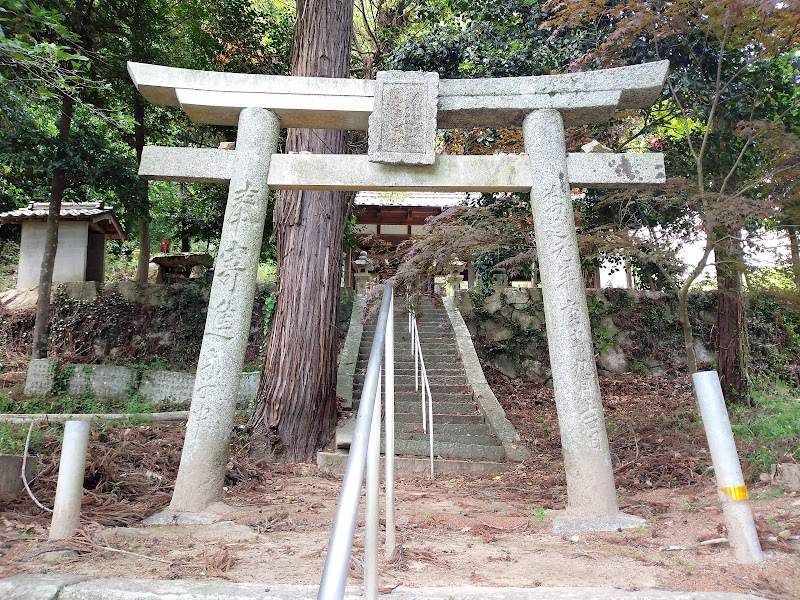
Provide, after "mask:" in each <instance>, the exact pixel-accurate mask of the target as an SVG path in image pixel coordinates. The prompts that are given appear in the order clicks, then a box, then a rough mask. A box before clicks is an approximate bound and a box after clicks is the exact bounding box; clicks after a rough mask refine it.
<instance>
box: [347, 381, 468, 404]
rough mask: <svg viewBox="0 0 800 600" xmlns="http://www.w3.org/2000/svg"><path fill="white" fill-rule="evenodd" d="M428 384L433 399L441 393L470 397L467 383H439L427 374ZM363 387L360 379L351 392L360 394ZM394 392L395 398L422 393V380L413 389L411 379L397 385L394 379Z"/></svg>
mask: <svg viewBox="0 0 800 600" xmlns="http://www.w3.org/2000/svg"><path fill="white" fill-rule="evenodd" d="M428 385H429V387H430V390H431V394H432V395H433V399H434V400H437V399H438V398H439V396H442V395H445V396H450V395H453V396H468V397H469V398H470V399H471V398H472V390H470V389H469V386H468V385H466V384H463V383H462V384H460V385H448V384H440V383H437V379H436V378H435V377H431V376H430V375H428ZM363 387H364V383H363V382H361V381H360V382H358V383H356V384H354V385H353V392H358V393H359V395H360V394H361V390H362V389H363ZM394 393H395V398H397V395H398V394H413V393H417V394H421V393H422V381H421V380H420V389H419V390H415V389H414V382H413V381H411V382H409V383H407V384H403V385H398V384H397V382H396V381H395V386H394ZM451 401H455V400H451Z"/></svg>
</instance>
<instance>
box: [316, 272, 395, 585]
mask: <svg viewBox="0 0 800 600" xmlns="http://www.w3.org/2000/svg"><path fill="white" fill-rule="evenodd" d="M392 293H393V290H392V283H391V282H387V283H386V287H385V289H384V292H383V301H382V302H381V310H380V313H379V314H378V322H377V324H376V326H375V338H374V339H373V341H372V349H371V350H370V354H369V363H368V364H367V374H366V376H365V377H364V387H363V389H362V391H361V401H360V403H359V409H358V416H357V417H356V426H355V431H354V432H353V441H352V443H351V444H350V456H349V457H348V459H347V467H346V468H345V471H344V477H343V479H342V491H341V493H340V494H339V503H338V505H337V507H336V517H335V518H334V521H333V529H332V530H331V537H330V541H329V542H328V553H327V555H326V556H325V568H324V570H323V572H322V580H321V581H320V585H319V591H318V593H317V600H341V599H342V598H344V592H345V585H346V583H347V574H348V572H349V570H350V554H351V553H352V551H353V535H354V534H355V530H356V521H357V519H358V504H359V500H360V498H361V486H362V484H363V483H364V467H365V466H366V463H367V446H368V444H369V433H370V428H371V426H372V417H373V413H374V412H375V410H374V408H375V397H376V396H377V391H378V376H379V374H380V369H381V356H382V354H383V350H384V348H383V345H384V340H385V336H386V321H387V319H388V316H389V305H390V302H391V297H392ZM378 416H379V418H380V408H378Z"/></svg>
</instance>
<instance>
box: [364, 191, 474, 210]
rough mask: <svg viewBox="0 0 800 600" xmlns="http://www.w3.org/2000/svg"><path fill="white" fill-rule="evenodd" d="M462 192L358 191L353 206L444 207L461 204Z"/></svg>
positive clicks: (462, 199) (463, 197) (463, 198)
mask: <svg viewBox="0 0 800 600" xmlns="http://www.w3.org/2000/svg"><path fill="white" fill-rule="evenodd" d="M466 199H467V194H465V193H463V192H358V193H357V194H356V198H355V201H354V202H353V204H354V205H355V206H431V207H440V208H446V207H448V206H456V205H458V204H462V203H463V202H464V201H465V200H466Z"/></svg>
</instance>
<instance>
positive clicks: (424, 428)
mask: <svg viewBox="0 0 800 600" xmlns="http://www.w3.org/2000/svg"><path fill="white" fill-rule="evenodd" d="M416 350H417V356H418V357H419V375H420V382H421V384H420V386H419V390H420V401H421V403H422V432H423V433H426V432H427V431H428V419H427V418H426V416H425V414H426V412H425V411H426V410H427V404H426V403H425V377H426V376H427V374H426V372H425V360H424V359H423V358H422V346H421V345H420V343H419V334H418V335H417V345H416ZM414 367H415V368H414V372H415V373H416V364H415V365H414Z"/></svg>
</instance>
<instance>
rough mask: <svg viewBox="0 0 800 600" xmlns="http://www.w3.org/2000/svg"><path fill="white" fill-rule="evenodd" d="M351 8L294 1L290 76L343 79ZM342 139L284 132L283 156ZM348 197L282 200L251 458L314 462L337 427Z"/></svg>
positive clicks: (338, 145)
mask: <svg viewBox="0 0 800 600" xmlns="http://www.w3.org/2000/svg"><path fill="white" fill-rule="evenodd" d="M352 28H353V3H352V2H346V1H343V0H297V23H296V24H295V30H294V45H293V47H292V75H296V76H314V77H347V76H348V73H349V56H350V39H351V36H352ZM345 149H346V143H345V132H344V131H334V130H316V129H290V130H289V131H288V135H287V141H286V150H287V151H289V152H299V151H310V152H313V153H315V154H343V153H344V152H345ZM346 216H347V196H346V195H345V194H343V193H341V192H319V191H300V192H280V193H279V194H278V199H277V201H276V205H275V211H274V226H275V234H276V238H277V251H278V300H277V304H276V306H275V313H274V316H273V320H272V324H271V326H270V336H269V343H268V346H267V352H266V356H265V359H264V370H263V374H262V377H261V382H260V384H259V389H258V395H257V398H256V405H255V409H254V412H253V417H252V419H251V424H250V426H251V432H252V439H253V451H254V452H255V453H257V454H263V455H264V456H268V457H271V458H273V459H274V460H282V461H288V462H296V461H308V460H312V459H313V457H314V454H315V452H316V451H317V449H318V448H320V447H322V446H323V445H324V444H325V443H326V442H327V441H328V440H329V439H330V436H331V434H332V433H333V429H334V427H335V425H336V416H337V406H336V370H337V365H336V353H337V346H338V334H337V329H336V326H337V323H338V303H339V285H340V279H341V256H342V236H343V234H344V226H345V218H346Z"/></svg>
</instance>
